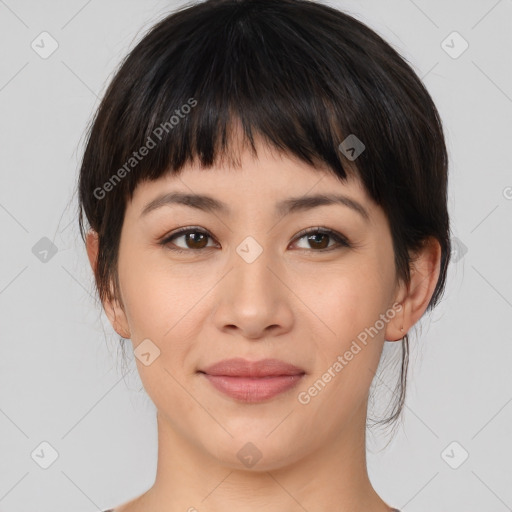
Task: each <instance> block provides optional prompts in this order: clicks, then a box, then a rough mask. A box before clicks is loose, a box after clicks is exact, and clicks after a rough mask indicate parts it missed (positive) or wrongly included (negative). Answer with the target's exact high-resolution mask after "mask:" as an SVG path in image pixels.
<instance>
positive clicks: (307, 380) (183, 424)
mask: <svg viewBox="0 0 512 512" xmlns="http://www.w3.org/2000/svg"><path fill="white" fill-rule="evenodd" d="M257 149H258V157H257V158H254V157H253V156H252V155H251V153H250V152H249V151H247V149H246V148H244V149H243V150H242V152H241V154H240V156H241V164H242V165H241V168H236V169H235V168H233V167H229V166H228V165H227V163H224V162H222V163H221V164H219V165H217V166H215V167H214V168H211V169H201V168H200V167H198V166H197V165H188V166H187V167H186V168H185V169H184V170H183V172H182V174H181V175H180V176H172V175H170V174H169V175H166V176H163V177H161V178H160V179H158V180H156V181H152V182H143V183H141V184H139V186H138V187H137V188H136V190H135V194H134V196H133V200H132V201H131V202H130V203H129V204H128V205H127V209H126V213H125V220H124V224H123V227H122V233H121V241H120V251H119V282H120V287H121V297H119V300H118V301H117V302H112V303H108V302H105V303H104V304H103V306H104V308H105V312H106V314H107V316H108V318H109V320H110V322H111V324H112V326H113V328H114V329H115V330H116V332H117V333H118V334H119V335H120V336H123V337H125V338H130V339H131V340H132V344H133V348H134V349H135V348H136V347H137V346H138V345H139V344H140V343H141V342H142V341H143V340H145V339H147V338H149V339H150V340H151V341H152V343H154V344H155V345H156V346H157V347H158V348H159V350H160V356H159V357H157V358H156V359H155V360H154V361H153V362H152V363H151V364H150V365H148V366H146V365H144V364H143V363H141V361H139V360H138V359H137V358H136V359H135V360H136V362H137V368H138V372H139V374H140V378H141V381H142V383H143V385H144V388H145V390H146V391H147V393H148V395H149V397H150V398H151V400H152V401H153V402H154V404H155V406H156V409H157V424H158V463H157V475H156V479H155V483H154V485H153V486H152V487H151V488H150V489H149V490H148V491H147V492H145V493H144V494H143V495H141V496H139V497H136V498H134V499H132V500H131V501H129V502H126V503H124V504H123V505H121V506H119V507H118V508H116V511H115V512H143V511H144V512H148V511H151V512H178V511H179V512H185V511H189V512H192V511H194V510H197V511H199V512H231V511H236V512H254V511H255V510H258V511H261V512H298V511H300V512H303V511H304V510H308V511H309V512H320V511H325V510H335V511H336V512H363V511H364V512H369V511H371V512H389V511H390V510H392V509H391V507H390V506H388V505H387V504H386V503H385V502H384V501H383V500H382V499H381V498H380V497H379V496H378V495H377V493H376V492H375V490H374V489H373V487H372V485H371V483H370V480H369V477H368V473H367V467H366V449H365V423H366V412H367V402H368V394H369V389H370V384H371V382H372V379H373V377H374V375H375V372H376V370H377V366H378V363H379V359H380V356H381V352H382V349H383V344H384V341H385V340H388V341H395V340H401V339H402V337H403V336H404V335H405V334H406V333H407V332H408V330H409V329H410V328H411V327H412V326H413V325H414V324H415V323H416V322H417V321H418V320H419V319H420V318H421V316H422V315H423V313H424V312H425V310H426V308H427V305H428V302H429V300H430V298H431V296H432V294H433V291H434V289H435V285H436V282H437V279H438V276H439V265H440V258H441V250H440V246H439V244H438V243H437V241H431V242H430V243H428V244H426V245H425V247H424V249H423V250H422V251H421V252H420V253H418V254H417V255H416V256H417V258H416V260H415V263H414V267H413V268H412V280H411V283H410V286H408V287H406V286H404V285H403V284H402V283H399V282H398V281H397V279H396V274H395V267H394V260H393V248H392V241H391V234H390V230H389V224H388V221H387V219H386V216H385V214H384V212H383V210H382V209H381V208H380V207H378V206H377V205H376V204H375V203H374V202H373V201H372V200H371V198H370V197H369V196H368V195H367V194H366V192H365V190H364V189H363V187H362V186H361V184H360V183H359V182H358V181H356V180H355V179H351V180H350V181H348V182H346V183H343V182H342V181H340V180H339V179H338V178H337V177H335V176H334V175H333V174H332V172H330V171H328V170H327V169H319V168H315V167H312V166H309V165H308V164H306V163H304V162H302V161H299V160H298V159H296V158H295V157H290V156H288V155H286V154H284V153H278V152H277V151H276V150H275V149H270V148H269V147H268V146H265V145H264V144H263V143H261V141H259V142H258V146H257ZM174 191H177V192H184V193H194V194H205V195H209V196H211V197H213V198H215V199H217V200H218V201H222V202H224V203H226V205H227V206H228V207H229V209H230V210H231V213H230V214H227V213H222V212H211V211H210V212H207V211H201V210H199V209H196V208H193V207H191V206H186V205H178V204H172V205H169V204H168V205H165V206H162V207H160V208H157V209H154V210H153V211H151V212H149V213H147V214H146V215H142V216H141V213H142V210H143V208H144V207H145V205H146V204H147V203H149V202H150V201H152V200H153V199H155V198H156V197H157V196H159V195H160V194H162V193H163V192H174ZM319 193H328V194H330V193H339V194H344V195H347V196H349V197H350V198H352V199H354V200H356V201H358V202H359V203H360V204H362V205H363V206H364V208H365V209H366V210H367V211H368V213H369V221H368V222H367V221H365V219H364V218H363V216H361V215H360V214H359V213H358V212H356V211H354V210H352V209H351V208H349V207H347V206H344V205H342V204H334V205H324V206H318V207H315V208H312V209H306V210H301V211H296V212H294V213H290V214H288V215H285V216H278V215H276V212H275V204H276V203H277V202H279V201H281V200H284V199H288V198H290V197H301V196H305V195H314V194H319ZM188 226H193V227H196V229H197V228H200V231H206V232H207V233H209V234H210V235H211V238H209V237H206V238H204V237H203V238H199V237H200V235H199V234H196V235H195V236H196V237H198V238H195V239H194V238H189V239H188V241H187V237H186V235H183V234H182V235H181V236H180V237H179V238H175V239H174V240H173V241H172V242H168V244H167V246H163V245H160V244H159V240H162V239H164V238H165V237H166V236H168V235H169V234H171V233H172V232H173V231H175V230H177V229H178V228H181V227H188ZM315 227H323V228H327V229H331V230H334V231H335V232H337V233H339V234H341V235H342V236H344V237H346V238H347V239H348V240H349V242H350V243H351V244H352V246H351V247H346V246H343V245H341V244H339V243H338V242H337V241H336V240H335V239H333V238H330V237H329V236H327V237H324V238H323V239H322V237H318V238H317V239H316V242H315V239H314V238H313V239H311V238H310V239H309V241H308V236H307V235H301V237H297V234H298V233H299V232H300V231H301V230H304V229H306V228H315ZM248 236H250V237H253V238H254V239H255V240H256V241H257V243H258V244H259V245H260V246H261V248H262V250H263V252H262V253H261V254H260V255H259V257H257V258H256V259H255V261H253V262H251V263H248V262H247V261H246V260H244V259H243V258H242V257H241V256H240V255H239V253H237V250H236V249H237V247H238V246H239V245H240V244H241V242H242V241H244V240H245V239H246V237H248ZM172 244H174V247H178V248H182V249H183V250H184V251H185V252H183V253H178V252H174V251H172V250H171V249H170V247H172V246H173V245H172ZM204 246H206V248H200V249H198V248H197V247H204ZM323 247H327V248H328V249H329V250H324V251H322V250H321V248H323ZM87 251H88V255H89V260H90V262H91V265H92V267H93V268H94V266H95V265H96V255H97V236H96V234H95V233H94V232H93V231H90V232H89V233H88V236H87ZM395 303H400V304H402V308H401V309H400V312H399V313H396V314H395V315H394V318H392V319H389V320H388V321H387V322H386V323H385V326H384V328H383V329H381V330H380V331H379V334H378V335H376V336H374V337H372V338H370V339H369V341H368V343H367V345H366V346H364V347H363V348H362V350H361V351H360V352H358V353H357V355H354V357H353V358H352V359H351V360H350V361H349V362H348V364H347V365H346V366H344V367H343V369H342V370H341V371H340V372H339V373H338V374H337V375H336V376H335V377H334V378H332V379H331V381H330V382H328V383H327V384H326V385H325V387H324V388H323V389H322V391H321V392H319V393H318V394H317V395H316V396H312V397H311V400H310V402H309V403H307V404H302V403H300V402H299V400H298V394H299V393H300V392H301V391H307V390H308V389H309V388H310V387H311V386H312V385H313V384H314V382H315V381H317V380H318V379H319V378H321V377H322V375H323V374H324V373H325V372H326V371H327V369H328V368H329V367H332V366H333V363H334V362H335V361H336V360H337V357H338V356H339V355H343V354H344V353H345V352H346V351H347V350H348V349H349V347H350V346H351V343H352V341H353V340H355V339H356V337H357V335H358V334H359V333H361V332H362V331H364V330H365V328H369V327H370V326H374V325H375V323H376V321H377V320H378V319H379V315H381V314H385V313H386V312H387V311H389V310H390V309H392V308H393V304H395ZM401 327H403V331H401V330H400V328H401ZM231 357H244V358H246V359H249V360H259V359H262V358H278V359H282V360H284V361H287V362H290V363H292V364H295V365H297V366H299V367H302V368H303V369H304V370H305V372H306V375H305V376H304V377H303V378H302V381H301V382H300V383H299V385H298V386H297V387H296V388H294V389H292V390H289V391H286V392H285V393H283V394H281V395H278V396H276V397H274V398H271V399H269V400H267V401H265V402H262V403H253V404H247V403H243V402H240V401H236V400H234V399H231V398H229V397H227V396H226V395H224V394H221V393H220V392H219V391H217V390H216V389H215V388H214V387H213V386H212V385H211V384H210V383H209V382H208V381H207V380H206V379H205V378H204V376H203V375H201V374H200V373H198V370H199V369H201V368H204V367H205V366H207V365H210V364H212V363H214V362H217V361H220V360H222V359H226V358H231ZM248 442H250V443H252V444H253V445H255V446H256V447H257V449H258V450H259V452H261V454H262V457H261V459H260V460H259V461H258V462H257V463H256V464H255V465H254V466H253V467H250V468H249V467H247V466H245V465H244V464H243V463H242V462H241V460H240V459H239V458H238V456H237V453H238V451H239V450H240V449H241V448H242V447H243V446H244V445H245V444H246V443H248Z"/></svg>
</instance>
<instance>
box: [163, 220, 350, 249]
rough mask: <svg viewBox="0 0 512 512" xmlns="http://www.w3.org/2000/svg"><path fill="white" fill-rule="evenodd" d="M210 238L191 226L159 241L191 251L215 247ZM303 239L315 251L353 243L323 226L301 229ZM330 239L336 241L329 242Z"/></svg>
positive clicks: (174, 247)
mask: <svg viewBox="0 0 512 512" xmlns="http://www.w3.org/2000/svg"><path fill="white" fill-rule="evenodd" d="M180 239H182V242H181V244H182V245H179V244H176V243H175V240H180ZM209 239H211V240H213V237H212V236H211V235H210V233H208V232H207V231H204V230H203V229H200V228H196V227H194V226H189V227H185V228H180V229H178V230H177V231H175V232H174V233H171V234H170V235H169V236H167V237H165V238H164V239H163V240H162V241H160V242H159V243H160V245H162V246H165V247H167V248H169V249H170V250H172V251H175V252H191V251H200V250H202V249H208V248H212V247H215V245H208V240H209ZM302 239H305V240H306V243H307V244H309V247H301V249H306V250H311V249H313V252H322V251H330V250H333V249H336V248H339V247H351V244H350V243H349V241H348V240H347V239H346V238H345V237H344V236H343V235H341V234H340V233H338V232H336V231H333V230H331V229H327V228H321V227H315V228H308V229H305V230H303V231H301V232H300V233H298V235H297V237H296V238H295V241H300V240H302ZM330 240H332V241H334V242H335V243H333V244H329V241H330Z"/></svg>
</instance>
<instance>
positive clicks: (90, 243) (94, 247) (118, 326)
mask: <svg viewBox="0 0 512 512" xmlns="http://www.w3.org/2000/svg"><path fill="white" fill-rule="evenodd" d="M85 245H86V248H87V256H88V257H89V263H90V264H91V268H92V270H93V272H94V275H95V276H96V267H97V264H98V247H99V238H98V233H97V232H96V231H94V230H93V229H90V230H89V231H88V232H87V236H86V243H85ZM110 292H111V296H112V295H113V287H112V283H110ZM102 304H103V309H104V310H105V314H106V315H107V317H108V319H109V321H110V324H111V325H112V327H113V328H114V330H115V331H116V332H117V334H119V336H122V337H123V338H126V339H129V338H131V334H130V329H129V327H128V320H127V318H126V314H125V312H124V310H123V308H122V307H121V305H120V304H119V302H118V301H117V300H115V301H112V302H111V301H103V303H102Z"/></svg>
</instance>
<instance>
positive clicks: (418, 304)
mask: <svg viewBox="0 0 512 512" xmlns="http://www.w3.org/2000/svg"><path fill="white" fill-rule="evenodd" d="M440 269H441V246H440V244H439V241H438V240H437V239H436V238H434V237H429V238H428V239H426V240H425V242H424V243H423V247H422V248H421V249H420V250H419V251H417V252H415V253H414V254H413V255H412V261H411V280H410V283H409V285H408V286H405V285H403V284H402V285H401V286H400V287H399V291H398V293H397V295H396V297H395V301H396V302H397V303H400V304H401V305H402V308H401V309H400V310H399V312H398V313H397V314H396V315H395V317H394V318H393V319H392V320H391V321H390V322H389V323H388V324H387V327H386V334H385V339H386V340H388V341H398V340H401V339H402V338H403V337H404V336H405V335H406V334H407V333H408V332H409V330H410V329H411V328H412V327H413V326H414V324H416V322H417V321H418V320H419V319H420V318H421V317H422V316H423V313H424V312H425V310H426V309H427V306H428V304H429V302H430V299H431V298H432V295H433V293H434V290H435V288H436V284H437V280H438V279H439V273H440ZM401 328H403V330H401Z"/></svg>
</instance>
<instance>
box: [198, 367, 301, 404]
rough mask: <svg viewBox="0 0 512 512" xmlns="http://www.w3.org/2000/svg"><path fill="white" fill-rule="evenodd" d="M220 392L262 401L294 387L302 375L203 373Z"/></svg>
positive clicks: (252, 401)
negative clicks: (260, 375)
mask: <svg viewBox="0 0 512 512" xmlns="http://www.w3.org/2000/svg"><path fill="white" fill-rule="evenodd" d="M203 375H204V376H205V377H206V378H207V379H208V380H209V381H210V383H211V384H212V385H213V387H214V388H216V389H218V390H219V391H221V392H222V393H224V394H226V395H228V396H230V397H231V398H234V399H236V400H240V401H242V402H251V403H254V402H263V401H264V400H268V399H270V398H273V397H274V396H277V395H279V394H281V393H284V392H285V391H288V390H289V389H291V388H293V387H295V386H296V385H297V383H298V382H299V380H300V379H301V378H302V377H303V376H304V374H300V375H280V376H277V377H260V378H251V377H227V376H225V375H208V374H207V373H205V374H203Z"/></svg>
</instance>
